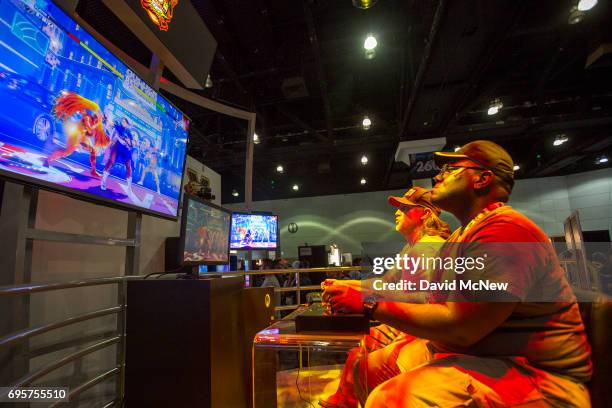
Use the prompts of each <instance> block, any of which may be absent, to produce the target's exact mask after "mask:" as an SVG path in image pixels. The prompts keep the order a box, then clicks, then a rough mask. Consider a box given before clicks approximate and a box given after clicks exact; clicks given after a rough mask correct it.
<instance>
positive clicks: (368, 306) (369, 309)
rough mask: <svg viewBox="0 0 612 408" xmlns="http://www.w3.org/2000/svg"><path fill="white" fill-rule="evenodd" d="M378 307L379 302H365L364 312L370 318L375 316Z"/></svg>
mask: <svg viewBox="0 0 612 408" xmlns="http://www.w3.org/2000/svg"><path fill="white" fill-rule="evenodd" d="M376 309H378V302H363V314H364V315H366V316H367V317H368V318H370V319H373V318H374V312H375V311H376Z"/></svg>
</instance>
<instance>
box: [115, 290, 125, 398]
mask: <svg viewBox="0 0 612 408" xmlns="http://www.w3.org/2000/svg"><path fill="white" fill-rule="evenodd" d="M126 288H127V281H126V280H123V281H121V282H119V283H117V304H118V305H119V306H121V308H122V310H120V311H119V313H117V333H118V334H119V342H118V343H117V345H116V347H117V353H116V356H117V366H118V367H119V373H118V374H117V379H116V386H115V387H116V388H115V391H116V394H117V400H118V401H119V406H122V405H123V404H122V402H123V398H124V397H125V322H126V314H127V302H126V292H127V291H126Z"/></svg>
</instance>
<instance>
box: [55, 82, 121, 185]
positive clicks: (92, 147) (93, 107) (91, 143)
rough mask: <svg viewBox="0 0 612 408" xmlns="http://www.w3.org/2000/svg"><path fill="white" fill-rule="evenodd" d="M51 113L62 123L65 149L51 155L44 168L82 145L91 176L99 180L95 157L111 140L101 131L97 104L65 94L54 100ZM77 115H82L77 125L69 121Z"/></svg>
mask: <svg viewBox="0 0 612 408" xmlns="http://www.w3.org/2000/svg"><path fill="white" fill-rule="evenodd" d="M53 113H54V115H55V116H56V117H57V118H58V119H61V120H63V127H64V133H65V134H66V147H65V148H63V149H58V150H56V151H54V152H53V153H51V154H50V155H49V157H48V158H47V159H46V160H45V161H44V165H45V166H46V167H49V166H50V165H51V163H53V162H54V161H56V160H57V159H60V158H62V157H67V156H70V155H71V154H72V153H73V152H74V151H75V150H76V148H77V147H79V146H81V147H82V148H84V149H85V150H87V151H88V152H89V162H90V164H91V171H90V174H91V175H92V176H93V177H100V174H98V172H97V171H96V155H97V153H98V150H100V149H103V148H106V146H108V145H109V143H110V138H109V137H108V135H107V134H106V132H105V131H104V127H103V114H102V112H101V111H100V107H99V106H98V104H97V103H95V102H94V101H91V100H89V99H86V98H84V97H82V96H80V95H78V94H76V93H74V92H67V91H64V92H62V94H61V96H60V97H59V98H57V101H56V102H55V107H54V108H53ZM77 113H79V114H80V115H81V119H80V120H79V121H78V122H73V121H71V120H70V119H71V118H72V117H73V116H74V115H76V114H77Z"/></svg>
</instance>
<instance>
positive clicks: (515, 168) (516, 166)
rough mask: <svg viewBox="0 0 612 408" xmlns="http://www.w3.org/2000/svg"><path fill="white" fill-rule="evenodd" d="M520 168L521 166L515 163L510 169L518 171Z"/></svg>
mask: <svg viewBox="0 0 612 408" xmlns="http://www.w3.org/2000/svg"><path fill="white" fill-rule="evenodd" d="M520 169H521V166H519V165H518V164H515V165H514V167H513V168H512V170H514V171H519V170H520Z"/></svg>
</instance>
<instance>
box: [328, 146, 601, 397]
mask: <svg viewBox="0 0 612 408" xmlns="http://www.w3.org/2000/svg"><path fill="white" fill-rule="evenodd" d="M436 163H437V164H438V165H439V166H441V168H442V170H441V171H440V173H439V174H438V175H437V176H436V178H435V180H436V184H435V186H434V188H433V189H432V202H433V203H434V204H436V205H438V206H439V207H440V208H442V209H443V210H446V211H448V212H450V213H452V214H453V215H455V217H457V219H459V221H460V222H461V227H460V228H458V229H457V230H456V231H455V232H454V233H453V234H452V235H451V237H450V238H449V239H448V241H447V244H445V245H444V246H443V247H442V249H441V251H440V253H439V255H438V256H439V257H440V256H449V255H450V257H451V259H454V260H457V261H458V260H459V259H460V258H462V259H464V260H465V259H467V258H479V257H484V258H486V262H485V266H484V268H483V269H481V270H477V269H474V270H472V271H469V272H465V273H463V272H462V273H459V272H458V271H457V270H455V271H454V273H453V272H452V271H450V272H451V273H450V275H451V276H450V277H451V278H453V279H455V280H457V281H459V282H464V283H466V282H467V283H470V282H474V281H476V280H479V281H487V282H489V283H496V284H503V283H507V284H508V286H507V287H506V288H505V289H504V290H501V291H498V292H496V293H495V294H493V293H492V292H487V291H478V290H471V291H469V290H467V291H466V290H463V291H460V290H450V289H448V290H437V291H432V292H431V293H430V301H429V303H427V304H411V303H397V302H385V301H382V302H375V303H374V304H370V305H368V304H364V302H363V299H362V298H361V297H360V294H358V293H353V292H351V291H346V290H338V289H336V288H333V287H332V288H329V289H328V290H327V291H326V294H325V295H326V296H328V297H329V298H330V302H331V303H332V305H333V307H334V309H336V310H342V311H345V312H347V313H355V312H357V311H361V310H364V308H365V310H368V311H369V312H370V313H371V316H372V317H373V318H374V319H376V320H379V321H381V322H383V323H386V324H389V325H391V326H393V327H396V328H398V329H400V330H402V331H403V332H406V333H408V334H411V335H413V336H415V337H417V338H416V339H415V340H414V341H412V342H410V343H408V344H406V346H404V347H403V348H401V349H400V350H394V352H393V353H389V352H388V351H386V350H385V349H382V350H378V351H375V352H373V353H371V354H370V355H368V357H367V361H368V363H369V362H370V361H379V360H380V356H379V355H377V354H380V353H387V360H388V361H387V364H386V365H385V366H384V367H382V368H380V367H378V366H376V365H374V366H371V365H369V364H361V365H360V368H361V371H360V375H359V378H357V379H356V383H357V385H359V384H361V386H362V389H369V390H372V389H373V391H372V392H371V393H370V394H369V396H368V395H367V394H362V395H360V398H361V400H362V402H363V401H365V400H366V398H367V402H366V404H365V406H366V408H378V407H412V406H415V407H420V406H468V405H469V406H478V407H491V406H495V407H497V406H500V407H502V406H517V405H520V406H522V407H523V406H529V407H540V406H542V407H543V406H546V407H550V406H555V407H557V406H558V407H589V406H590V400H589V394H588V391H587V389H586V387H585V386H584V383H585V382H586V381H588V380H589V379H590V376H591V371H592V365H591V360H590V347H589V344H588V342H587V340H586V334H585V331H584V325H583V323H582V320H581V317H580V313H579V310H578V305H577V303H576V301H575V297H574V295H573V293H572V291H571V288H570V287H569V285H568V283H567V280H566V279H565V275H564V271H563V269H562V268H561V266H560V265H559V261H558V259H557V257H556V254H555V252H554V249H553V247H552V245H551V244H550V242H549V240H548V237H547V236H546V234H545V233H544V232H543V231H542V230H541V229H540V228H538V226H537V225H535V224H534V223H533V222H532V221H531V220H529V219H528V218H527V217H525V216H524V215H522V214H520V213H519V212H517V211H515V210H513V209H512V208H511V207H510V206H508V205H506V204H505V203H506V202H507V201H508V198H509V196H510V193H511V191H512V187H513V184H514V177H513V176H514V174H513V167H514V164H513V161H512V158H511V157H510V155H509V154H508V153H507V152H506V151H505V150H504V149H503V148H501V147H500V146H499V145H497V144H495V143H492V142H488V141H475V142H471V143H468V144H466V145H465V146H463V147H462V148H461V149H459V150H458V151H457V152H454V153H444V152H440V153H436ZM457 265H458V264H457ZM453 275H454V276H453ZM448 277H449V271H448V270H445V269H444V268H439V270H437V271H436V273H435V276H434V278H433V281H434V282H437V283H442V282H448V281H449V280H448V279H445V278H448ZM360 302H361V303H360ZM366 385H367V388H366V387H365V386H366Z"/></svg>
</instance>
